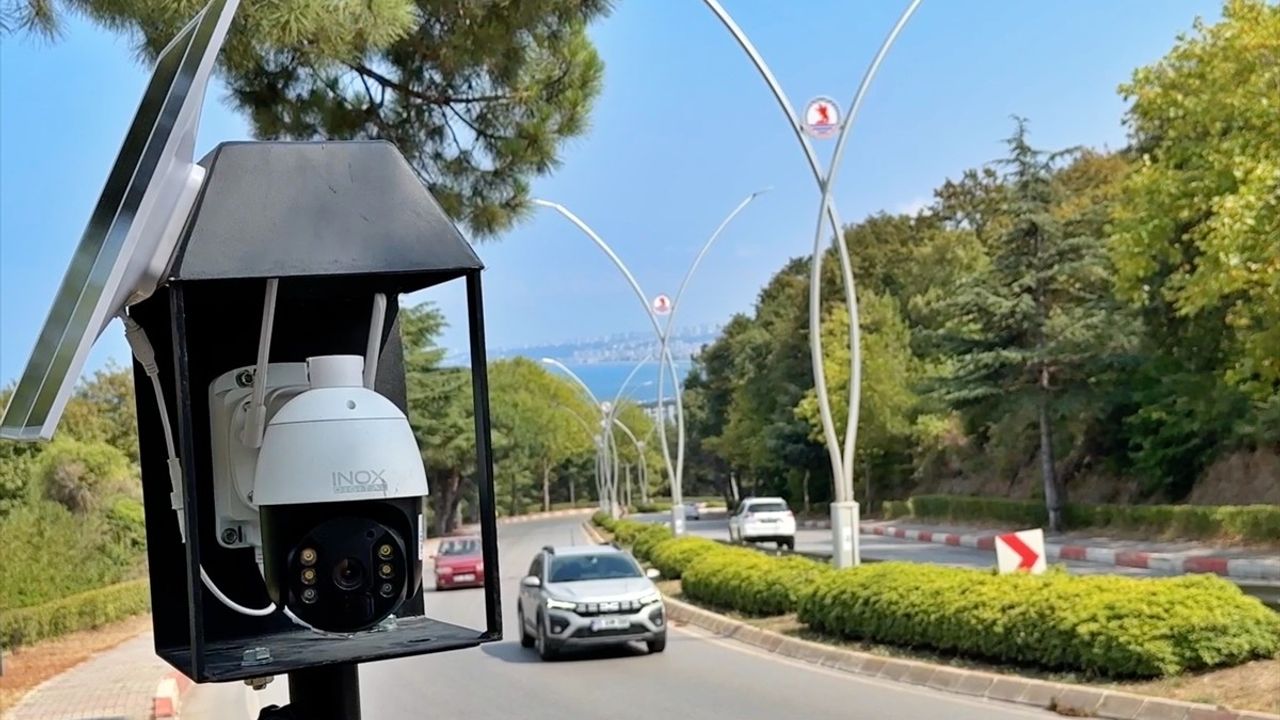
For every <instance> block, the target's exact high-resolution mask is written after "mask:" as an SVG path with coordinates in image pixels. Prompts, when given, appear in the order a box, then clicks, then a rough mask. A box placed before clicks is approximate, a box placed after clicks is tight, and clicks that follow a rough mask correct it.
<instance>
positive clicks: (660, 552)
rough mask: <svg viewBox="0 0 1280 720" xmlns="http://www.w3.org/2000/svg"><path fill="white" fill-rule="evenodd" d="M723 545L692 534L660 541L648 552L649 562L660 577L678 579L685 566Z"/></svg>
mask: <svg viewBox="0 0 1280 720" xmlns="http://www.w3.org/2000/svg"><path fill="white" fill-rule="evenodd" d="M722 547H724V546H723V545H721V544H720V543H718V542H716V541H715V540H710V539H708V538H704V537H697V536H693V535H689V536H685V537H680V538H672V539H671V540H667V541H665V542H660V543H658V544H657V545H656V546H654V548H653V549H652V550H651V551H650V552H649V562H650V563H651V564H652V565H653V566H654V567H656V568H658V572H660V573H662V577H664V578H667V579H669V580H678V579H680V576H681V575H683V574H684V570H685V568H687V567H689V564H690V563H692V562H693V561H694V560H697V559H698V558H700V557H702V556H703V555H705V554H707V553H709V552H712V551H714V550H717V549H719V548H722Z"/></svg>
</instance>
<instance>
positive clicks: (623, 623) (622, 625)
mask: <svg viewBox="0 0 1280 720" xmlns="http://www.w3.org/2000/svg"><path fill="white" fill-rule="evenodd" d="M629 627H631V619H630V618H624V617H607V618H596V619H595V620H592V621H591V631H592V632H598V631H600V630H626V629H627V628H629Z"/></svg>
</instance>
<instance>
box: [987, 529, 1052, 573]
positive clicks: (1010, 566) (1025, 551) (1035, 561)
mask: <svg viewBox="0 0 1280 720" xmlns="http://www.w3.org/2000/svg"><path fill="white" fill-rule="evenodd" d="M996 566H997V567H999V568H1000V574H1001V575H1004V574H1007V573H1015V572H1025V573H1031V574H1032V575H1039V574H1040V573H1042V572H1044V570H1045V561H1044V531H1043V530H1041V529H1039V528H1036V529H1035V530H1023V531H1022V532H1016V533H1008V534H1007V535H997V536H996Z"/></svg>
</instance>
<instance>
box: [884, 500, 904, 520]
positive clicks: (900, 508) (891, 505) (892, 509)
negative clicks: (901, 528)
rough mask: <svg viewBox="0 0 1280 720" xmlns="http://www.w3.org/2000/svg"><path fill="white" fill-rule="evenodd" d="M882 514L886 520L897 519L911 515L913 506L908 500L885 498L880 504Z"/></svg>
mask: <svg viewBox="0 0 1280 720" xmlns="http://www.w3.org/2000/svg"><path fill="white" fill-rule="evenodd" d="M880 508H881V511H880V514H881V515H883V516H884V519H885V520H897V519H898V518H904V517H910V516H911V506H910V505H908V504H907V501H906V500H885V501H884V502H883V503H881V504H880Z"/></svg>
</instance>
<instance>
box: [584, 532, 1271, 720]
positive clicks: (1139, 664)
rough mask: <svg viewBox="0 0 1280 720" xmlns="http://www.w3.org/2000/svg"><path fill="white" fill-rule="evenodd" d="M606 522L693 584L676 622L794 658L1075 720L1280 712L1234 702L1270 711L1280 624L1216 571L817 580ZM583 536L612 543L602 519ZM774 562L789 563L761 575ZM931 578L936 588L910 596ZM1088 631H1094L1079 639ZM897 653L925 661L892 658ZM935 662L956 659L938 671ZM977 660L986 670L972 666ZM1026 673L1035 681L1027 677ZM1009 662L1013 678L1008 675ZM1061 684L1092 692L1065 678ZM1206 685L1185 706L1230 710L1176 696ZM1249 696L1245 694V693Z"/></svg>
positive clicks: (941, 573)
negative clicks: (1166, 575)
mask: <svg viewBox="0 0 1280 720" xmlns="http://www.w3.org/2000/svg"><path fill="white" fill-rule="evenodd" d="M601 522H603V523H604V524H605V526H606V529H607V530H612V532H613V533H614V535H613V538H614V539H615V540H617V541H619V542H621V543H622V544H624V545H631V546H632V548H633V551H634V552H635V553H636V555H637V556H638V557H641V558H642V559H645V560H648V561H650V562H651V563H653V564H654V565H655V567H658V568H659V569H660V570H661V571H663V573H664V577H670V576H671V575H675V576H676V577H681V576H683V577H682V580H681V582H682V583H683V584H682V585H681V586H680V588H679V590H678V592H679V597H670V596H671V592H668V593H667V594H668V596H669V597H670V600H671V603H670V605H669V607H670V608H671V610H670V611H669V612H670V614H671V617H672V619H673V620H674V621H678V622H687V623H689V624H692V625H696V626H698V627H702V628H704V629H706V630H708V631H710V632H712V633H714V634H717V635H720V636H723V637H729V638H732V639H734V640H739V641H742V642H745V643H748V644H750V645H753V646H755V647H758V648H761V649H763V650H766V651H769V652H776V653H778V654H780V655H783V656H786V657H790V658H794V659H797V660H802V661H805V662H810V663H814V664H819V665H824V666H830V667H834V668H838V669H841V670H846V671H849V672H856V673H859V674H864V675H872V676H875V677H879V678H882V679H889V680H897V681H901V682H907V683H910V684H915V685H923V686H928V687H933V688H935V689H938V690H946V691H948V692H958V693H962V694H966V695H973V696H980V697H990V698H992V699H998V700H1005V701H1010V702H1019V703H1022V704H1027V705H1034V706H1037V707H1042V708H1049V709H1056V710H1058V711H1059V712H1062V713H1063V714H1072V715H1090V716H1095V717H1106V718H1117V719H1120V718H1125V719H1132V718H1165V717H1170V718H1172V717H1176V718H1180V719H1181V718H1188V719H1189V718H1193V717H1194V718H1199V717H1204V718H1222V719H1227V718H1265V717H1270V718H1280V715H1270V716H1269V715H1265V714H1260V713H1258V712H1247V711H1238V710H1231V709H1228V707H1227V706H1226V704H1225V703H1226V701H1227V700H1231V701H1232V703H1233V704H1235V703H1237V702H1238V703H1239V705H1240V706H1241V707H1251V708H1252V707H1259V708H1268V709H1270V708H1272V707H1274V700H1273V699H1271V698H1267V697H1259V696H1258V694H1257V693H1264V694H1265V692H1266V690H1265V687H1268V686H1269V685H1268V683H1267V681H1265V680H1264V682H1263V684H1262V688H1263V689H1261V690H1259V689H1256V688H1254V689H1253V691H1252V692H1253V695H1249V694H1248V688H1249V687H1250V686H1251V685H1257V683H1256V682H1253V681H1252V680H1251V679H1250V678H1249V674H1250V673H1255V674H1256V673H1268V672H1271V671H1274V670H1275V669H1276V668H1280V665H1277V663H1280V661H1278V660H1276V659H1275V655H1276V650H1277V648H1276V647H1275V641H1276V639H1277V636H1278V635H1280V628H1277V627H1276V622H1275V618H1274V617H1273V616H1272V615H1271V613H1269V612H1268V611H1266V610H1265V609H1263V608H1262V607H1261V606H1259V605H1258V603H1256V601H1254V600H1252V599H1249V598H1246V597H1244V596H1242V595H1241V594H1240V593H1239V591H1238V590H1237V589H1235V588H1234V587H1233V586H1231V585H1230V584H1228V583H1226V582H1225V581H1222V580H1218V579H1214V578H1212V577H1201V578H1177V579H1167V580H1134V579H1128V578H1119V577H1114V576H1106V577H1091V578H1079V577H1073V576H1069V575H1066V574H1055V576H1051V577H1045V578H1036V577H1031V576H998V575H993V574H991V573H985V572H981V571H974V570H961V569H956V568H934V567H930V566H912V565H904V564H901V563H888V564H877V565H876V566H873V567H869V568H865V569H859V570H848V571H836V570H833V569H830V568H829V567H827V566H822V565H819V564H818V563H811V565H813V566H814V569H813V571H812V572H800V571H799V569H794V570H793V569H790V568H784V567H783V565H784V564H794V563H797V562H800V563H807V562H808V561H805V560H802V559H800V558H794V557H792V558H769V557H768V556H764V555H761V554H759V553H753V552H751V551H748V550H744V549H740V548H725V547H724V546H722V545H720V544H719V543H715V542H714V541H710V540H706V539H698V538H680V539H673V538H671V537H670V535H669V533H666V535H665V538H664V537H663V534H664V533H665V532H666V531H665V530H664V529H661V528H654V527H651V526H650V527H645V526H642V525H640V524H639V523H630V522H626V521H610V520H608V519H601ZM587 528H588V529H587V532H588V534H589V535H590V536H592V537H593V538H594V539H596V540H600V539H602V536H601V534H600V533H598V532H597V531H596V530H595V528H592V527H590V523H588V524H587ZM764 563H775V564H777V565H778V567H777V568H773V567H770V568H767V569H766V568H763V567H760V568H757V567H755V566H756V565H762V564H764ZM748 566H750V567H748ZM766 570H767V572H766ZM766 576H768V577H774V579H775V582H773V583H772V585H777V584H779V583H780V582H785V584H788V586H789V587H787V588H784V589H785V590H786V592H782V593H779V592H778V588H771V587H766V586H768V585H770V584H771V583H769V582H763V583H762V582H761V578H766ZM787 578H791V579H792V580H794V583H792V582H791V581H788V580H787ZM766 579H767V578H766ZM974 583H977V584H976V585H975V584H974ZM1138 583H1148V584H1138ZM922 584H923V585H927V586H928V589H927V590H921V591H912V590H911V589H912V588H914V587H917V586H921V587H922V586H923V585H922ZM792 585H794V587H791V586H792ZM1130 586H1132V587H1130ZM673 589H674V588H673V587H672V586H671V584H668V586H667V587H666V590H668V591H671V590H673ZM886 592H887V594H886ZM1099 593H1101V594H1099ZM1150 593H1156V594H1157V595H1158V597H1147V596H1148V595H1150ZM1144 597H1145V598H1146V600H1144V599H1143V598H1144ZM1090 598H1093V599H1094V600H1096V601H1091V600H1090ZM1126 598H1130V599H1131V601H1127V600H1126ZM691 601H692V602H691ZM692 603H699V605H694V604H692ZM1166 606H1167V607H1166ZM726 610H727V611H728V612H732V613H734V614H736V615H739V617H730V616H729V615H726V614H723V612H722V611H726ZM1166 611H1167V612H1166ZM1116 612H1119V614H1120V615H1119V616H1116V615H1115V613H1116ZM1188 613H1190V614H1188ZM1192 616H1194V617H1192ZM1228 616H1229V617H1228ZM1215 618H1216V619H1215ZM1224 618H1225V619H1226V621H1227V622H1226V625H1223V624H1222V622H1221V621H1222V620H1224ZM1237 621H1239V622H1237ZM1010 623H1012V625H1010ZM1171 623H1172V624H1171ZM770 626H772V627H770ZM1209 626H1212V628H1210V627H1209ZM777 628H783V629H785V630H786V631H787V633H785V634H784V633H782V632H778V631H777ZM1010 628H1012V629H1010ZM1082 632H1083V633H1085V634H1087V635H1089V637H1088V638H1085V639H1083V640H1081V639H1079V638H1077V636H1078V635H1079V634H1080V633H1082ZM903 633H907V634H908V635H911V637H905V636H903ZM798 635H804V636H812V637H797V636H798ZM1073 638H1075V640H1073ZM850 645H853V646H854V647H857V648H861V649H850V648H849V646H850ZM865 649H871V650H874V651H876V652H873V653H868V652H864V651H863V650H865ZM901 654H908V655H914V656H925V658H924V659H923V660H922V659H920V658H919V657H909V658H902V657H896V656H897V655H901ZM935 656H936V657H938V658H940V659H942V660H943V661H944V662H943V663H942V664H938V663H937V662H931V660H932V659H933V658H934V657H935ZM949 663H950V664H949ZM957 664H959V665H965V666H969V667H957V666H956V665H957ZM975 665H976V666H978V667H980V668H982V669H971V667H972V666H975ZM991 665H994V667H989V666H991ZM1023 666H1026V667H1027V669H1028V670H1027V672H1023V671H1020V670H1019V669H1018V668H1021V667H1023ZM1006 668H1008V669H1009V670H1010V671H1011V672H1013V673H1015V674H1012V675H1009V674H1003V671H1004V670H1005V669H1006ZM1215 673H1216V674H1215ZM1064 675H1065V676H1066V677H1068V678H1072V679H1074V678H1077V677H1083V678H1086V679H1089V682H1090V683H1092V684H1084V685H1081V684H1076V683H1074V682H1060V681H1059V678H1060V677H1062V676H1064ZM1036 676H1041V677H1036ZM1045 676H1047V677H1045ZM1205 676H1211V677H1213V678H1215V680H1216V681H1217V682H1219V683H1220V684H1222V685H1224V686H1226V687H1224V688H1212V689H1213V690H1214V692H1211V693H1208V694H1193V695H1183V697H1184V698H1185V700H1203V699H1205V698H1212V700H1213V702H1215V703H1219V704H1215V705H1208V704H1205V703H1203V702H1187V701H1185V700H1176V701H1175V700H1168V699H1166V697H1164V696H1165V695H1169V694H1181V690H1179V689H1178V686H1179V685H1181V684H1184V683H1185V684H1193V683H1196V682H1199V681H1200V679H1201V678H1202V677H1205ZM1108 678H1110V679H1108ZM1103 682H1106V683H1109V684H1111V686H1108V685H1102V684H1101V683H1103ZM1271 682H1274V680H1272V681H1271ZM1116 685H1119V686H1120V688H1117V687H1116ZM1126 687H1127V688H1133V689H1138V690H1140V691H1141V692H1144V693H1148V694H1137V693H1132V692H1128V691H1127V690H1126V689H1122V688H1126ZM1241 688H1244V689H1245V690H1246V692H1245V694H1243V695H1242V694H1239V693H1235V691H1236V690H1239V689H1241ZM1219 690H1220V692H1219ZM1233 693H1235V694H1233Z"/></svg>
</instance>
